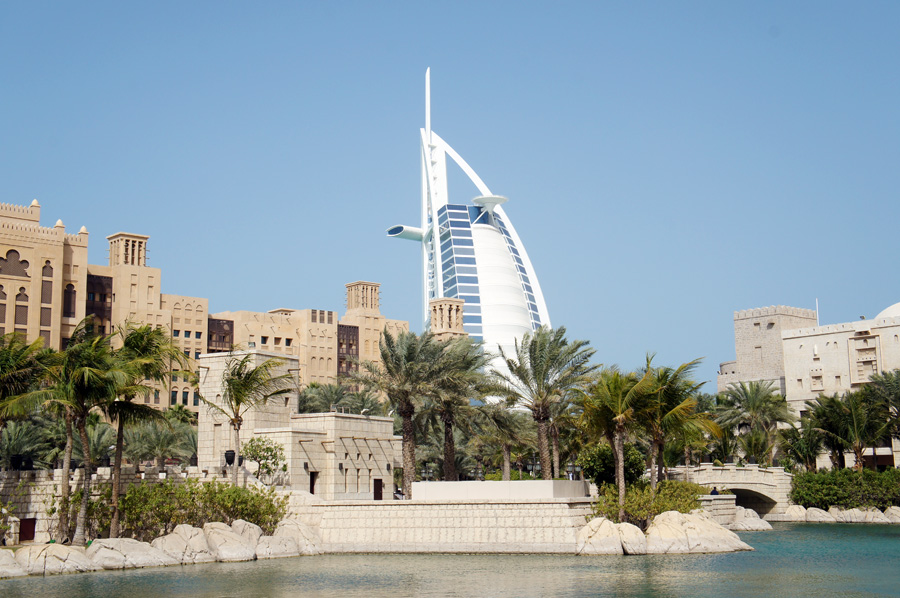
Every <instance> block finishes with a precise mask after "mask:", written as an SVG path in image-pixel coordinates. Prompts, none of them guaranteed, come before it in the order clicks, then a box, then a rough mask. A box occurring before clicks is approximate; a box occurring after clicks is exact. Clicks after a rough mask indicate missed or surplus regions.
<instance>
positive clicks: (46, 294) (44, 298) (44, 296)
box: [41, 280, 53, 305]
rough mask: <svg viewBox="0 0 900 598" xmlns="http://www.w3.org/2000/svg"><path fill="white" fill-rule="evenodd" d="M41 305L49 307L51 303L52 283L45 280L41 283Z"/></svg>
mask: <svg viewBox="0 0 900 598" xmlns="http://www.w3.org/2000/svg"><path fill="white" fill-rule="evenodd" d="M41 303H42V304H44V305H50V304H51V303H53V281H52V280H45V281H43V282H41Z"/></svg>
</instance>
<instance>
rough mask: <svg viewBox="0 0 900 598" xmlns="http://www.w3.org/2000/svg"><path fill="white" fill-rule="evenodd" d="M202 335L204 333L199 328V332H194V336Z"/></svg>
mask: <svg viewBox="0 0 900 598" xmlns="http://www.w3.org/2000/svg"><path fill="white" fill-rule="evenodd" d="M202 335H203V333H202V332H200V331H199V330H198V331H197V332H195V333H194V338H200V337H201V336H202Z"/></svg>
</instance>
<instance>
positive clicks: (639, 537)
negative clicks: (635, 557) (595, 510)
mask: <svg viewBox="0 0 900 598" xmlns="http://www.w3.org/2000/svg"><path fill="white" fill-rule="evenodd" d="M616 529H617V530H618V532H619V540H620V541H621V542H622V550H623V551H624V552H625V554H647V536H645V535H644V532H642V531H641V528H639V527H638V526H636V525H632V524H630V523H619V524H617V525H616Z"/></svg>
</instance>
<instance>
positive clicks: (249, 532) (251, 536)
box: [231, 519, 263, 548]
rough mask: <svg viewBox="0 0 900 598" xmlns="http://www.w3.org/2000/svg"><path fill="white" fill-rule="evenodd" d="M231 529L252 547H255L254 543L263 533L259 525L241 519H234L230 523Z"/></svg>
mask: <svg viewBox="0 0 900 598" xmlns="http://www.w3.org/2000/svg"><path fill="white" fill-rule="evenodd" d="M231 531H233V532H234V533H236V534H237V535H239V536H240V537H242V538H243V539H244V540H245V541H246V542H247V544H249V545H250V546H252V547H253V548H256V543H257V542H259V539H260V538H261V537H262V535H263V531H262V528H261V527H259V526H258V525H256V524H255V523H250V522H249V521H244V520H243V519H236V520H235V521H234V522H233V523H232V524H231Z"/></svg>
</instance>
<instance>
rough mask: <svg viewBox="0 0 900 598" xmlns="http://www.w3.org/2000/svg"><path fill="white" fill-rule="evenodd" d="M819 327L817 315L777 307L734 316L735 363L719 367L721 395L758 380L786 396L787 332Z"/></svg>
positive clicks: (804, 310)
mask: <svg viewBox="0 0 900 598" xmlns="http://www.w3.org/2000/svg"><path fill="white" fill-rule="evenodd" d="M815 325H816V312H815V311H814V310H810V309H802V308H799V307H787V306H784V305H777V306H772V307H762V308H758V309H747V310H743V311H736V312H734V351H735V355H736V359H735V361H726V362H724V363H722V364H721V365H720V366H719V377H718V392H723V391H725V390H726V389H727V388H728V386H729V385H730V384H734V383H736V382H751V381H755V380H763V381H770V382H772V383H773V384H774V386H775V388H776V389H777V390H778V392H779V393H781V394H782V395H784V394H785V392H786V389H785V376H784V351H783V348H782V341H781V333H782V331H784V330H791V329H794V328H801V327H803V326H815Z"/></svg>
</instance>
